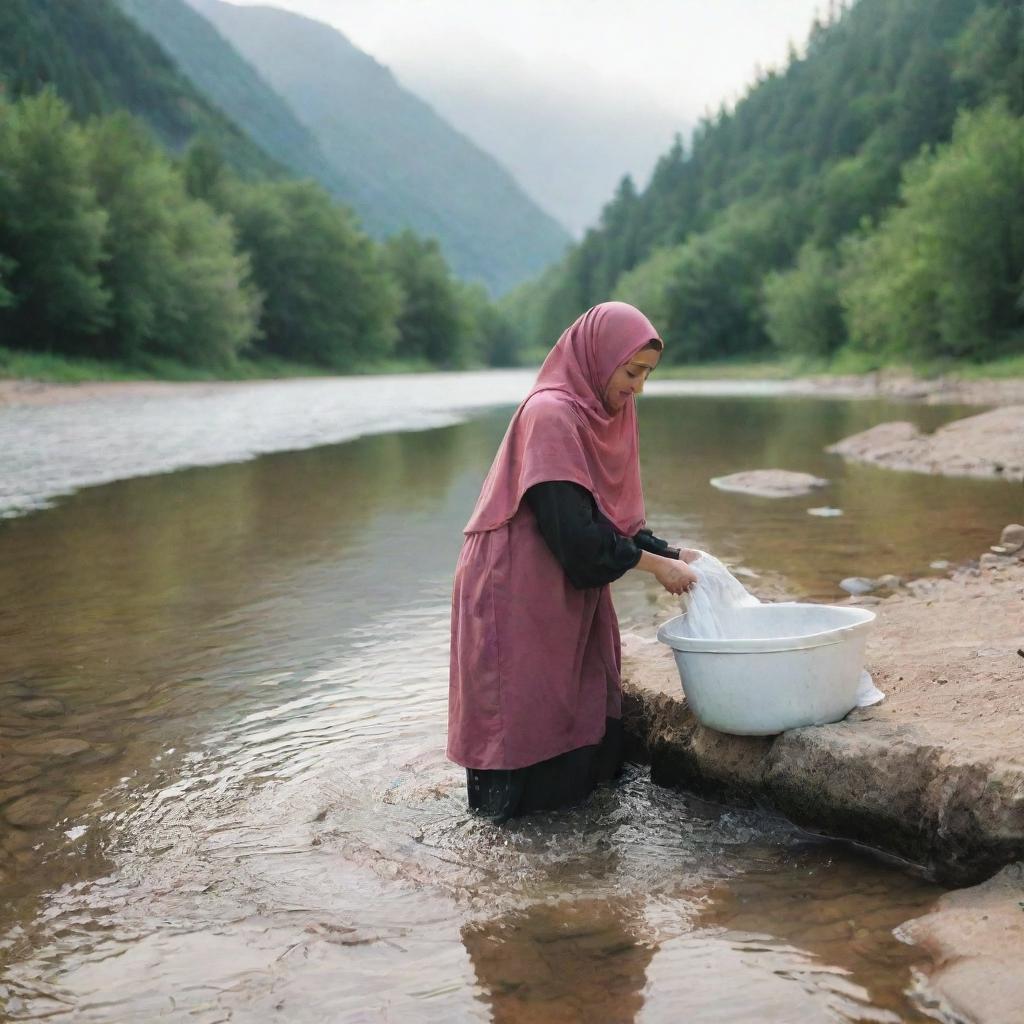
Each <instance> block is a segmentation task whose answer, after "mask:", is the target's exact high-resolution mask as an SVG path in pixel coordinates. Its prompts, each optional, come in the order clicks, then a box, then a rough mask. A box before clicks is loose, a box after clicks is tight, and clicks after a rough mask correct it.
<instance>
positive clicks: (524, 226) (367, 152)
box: [134, 0, 569, 292]
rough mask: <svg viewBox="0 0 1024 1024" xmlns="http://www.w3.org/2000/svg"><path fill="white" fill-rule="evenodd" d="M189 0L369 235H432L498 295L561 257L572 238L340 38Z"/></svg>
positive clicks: (277, 17) (260, 13) (463, 269)
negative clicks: (316, 159) (334, 182)
mask: <svg viewBox="0 0 1024 1024" xmlns="http://www.w3.org/2000/svg"><path fill="white" fill-rule="evenodd" d="M134 2H135V3H141V2H143V0H134ZM190 2H191V3H192V4H193V6H194V7H196V9H197V10H199V11H200V12H201V13H202V14H203V15H204V16H205V17H206V18H208V19H209V20H210V21H211V22H212V23H213V25H215V26H216V28H217V29H218V31H219V32H221V33H222V34H223V35H224V36H225V37H226V38H227V39H229V40H230V41H231V43H232V44H233V45H234V47H235V48H236V49H237V50H238V51H239V52H240V53H241V54H242V55H243V56H244V57H245V58H246V59H247V60H248V61H249V62H250V63H251V64H252V65H253V66H254V67H255V68H256V69H257V70H258V71H259V73H260V74H261V75H262V77H263V78H265V79H266V81H267V82H269V83H270V85H271V86H272V87H273V89H274V90H275V91H276V92H278V93H279V94H280V95H281V96H282V97H283V98H284V99H285V100H286V101H287V103H288V104H289V105H290V107H291V108H292V110H293V111H295V113H296V114H297V115H298V117H299V118H300V119H301V120H302V121H303V122H304V123H305V125H306V126H307V127H308V128H309V129H310V130H311V131H312V132H313V134H314V135H315V137H316V139H317V141H318V142H319V144H320V148H321V150H322V152H323V153H324V154H325V155H326V157H327V158H328V159H329V160H330V162H331V164H332V165H333V167H334V168H335V169H336V171H337V172H338V173H340V174H341V176H342V177H343V178H344V180H345V181H346V182H348V183H350V184H351V187H352V191H351V194H346V196H345V198H346V200H347V201H348V202H349V203H350V204H351V205H352V206H353V207H354V208H355V210H356V211H357V213H358V214H359V216H360V218H361V220H362V222H363V224H364V225H365V226H366V228H367V230H368V231H370V233H371V234H374V235H375V236H377V237H384V236H389V235H392V234H395V233H396V232H398V231H401V230H402V229H404V228H411V229H412V230H414V231H416V232H417V233H418V234H421V235H427V236H433V237H436V238H437V239H438V240H439V241H440V243H441V247H442V251H443V252H444V254H445V257H446V258H447V259H448V261H449V263H450V264H451V265H452V267H453V269H454V270H455V271H456V273H457V274H459V276H461V277H463V278H467V279H470V280H480V281H483V282H485V283H486V284H487V285H488V286H489V287H491V288H492V289H493V290H495V291H498V292H500V291H505V290H507V289H508V288H510V287H512V286H513V285H516V284H518V283H520V282H521V281H523V280H524V279H526V278H528V277H529V276H531V275H532V274H536V273H538V272H539V271H540V270H542V269H543V268H544V267H545V266H547V265H549V264H550V263H551V262H552V261H554V260H556V259H559V258H560V257H561V256H562V254H563V253H564V251H565V247H566V245H567V244H568V241H569V238H568V234H567V232H565V231H564V229H562V228H561V227H560V226H559V225H558V224H557V223H556V222H555V221H554V220H553V219H552V218H550V217H549V216H548V215H547V214H545V213H544V212H543V211H541V210H540V209H539V207H537V206H536V205H535V204H534V203H533V202H532V201H531V200H530V199H529V198H528V197H527V196H526V195H525V194H524V193H523V192H522V190H521V189H520V188H519V186H518V185H517V184H516V182H515V180H514V179H513V178H512V177H511V175H509V174H508V173H507V172H506V171H505V170H504V169H503V168H502V167H501V166H500V165H499V164H498V163H497V162H496V161H495V160H493V159H492V158H491V157H489V156H488V155H487V154H485V153H483V152H482V151H481V150H479V149H478V148H477V147H476V146H474V145H473V144H472V143H471V142H470V141H469V140H468V139H467V138H465V137H464V136H462V135H460V134H459V133H458V132H456V131H454V130H453V129H452V128H451V126H449V125H448V124H447V123H446V122H445V121H443V120H442V119H441V118H440V117H438V116H437V114H435V113H434V111H433V110H432V109H431V108H430V107H429V106H427V105H426V104H425V103H423V102H422V101H420V100H419V99H417V98H416V97H415V96H413V95H411V94H410V93H408V92H407V91H406V90H404V89H403V88H402V87H401V86H400V85H399V84H398V83H397V82H396V81H395V78H394V76H393V75H392V74H391V72H390V71H389V70H388V69H387V68H385V67H383V66H382V65H380V64H378V63H377V62H376V61H375V60H373V59H372V58H371V57H369V56H368V55H367V54H365V53H363V52H362V51H361V50H358V49H357V48H356V47H354V46H353V45H352V44H351V43H350V42H349V41H348V40H347V39H346V38H345V37H344V36H343V35H342V34H341V33H339V32H337V31H335V30H334V29H331V28H329V27H327V26H326V25H322V24H320V23H319V22H315V21H311V20H309V19H308V18H303V17H300V16H298V15H294V14H289V13H285V12H283V11H279V10H275V9H273V8H268V7H249V6H245V7H236V6H233V5H231V4H226V3H221V2H219V0H190ZM154 30H155V29H154ZM161 39H164V36H163V35H161ZM166 41H167V40H165V42H166ZM168 45H171V43H170V42H168ZM212 91H213V89H212V87H211V92H212ZM213 94H214V95H219V94H217V93H213ZM237 116H238V118H239V122H240V123H241V124H243V125H245V126H246V127H249V128H250V130H253V129H252V128H251V126H250V122H249V121H248V120H247V119H246V118H245V117H244V116H243V115H242V114H241V113H239V114H238V115H237ZM254 134H257V133H256V132H255V131H254ZM257 137H259V136H258V135H257Z"/></svg>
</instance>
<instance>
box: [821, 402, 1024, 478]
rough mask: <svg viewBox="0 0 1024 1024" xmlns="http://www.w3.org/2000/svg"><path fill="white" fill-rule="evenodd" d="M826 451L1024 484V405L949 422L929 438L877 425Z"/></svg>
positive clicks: (910, 428) (898, 426)
mask: <svg viewBox="0 0 1024 1024" xmlns="http://www.w3.org/2000/svg"><path fill="white" fill-rule="evenodd" d="M827 450H828V451H830V452H833V453H835V454H836V455H841V456H843V458H845V459H851V460H853V461H855V462H869V463H872V464H874V465H877V466H884V467H885V468H887V469H903V470H910V471H911V472H915V473H941V474H943V475H945V476H977V477H989V478H994V479H999V478H1001V479H1004V480H1024V405H1008V406H1005V407H1003V408H1000V409H992V410H990V411H989V412H983V413H980V414H979V415H977V416H967V417H965V418H964V419H959V420H954V421H953V422H952V423H947V424H946V425H945V426H943V427H939V429H938V430H936V431H935V433H933V434H922V433H921V432H920V431H919V430H918V429H917V427H915V426H914V424H913V423H905V422H895V423H880V424H878V426H875V427H872V428H871V429H870V430H864V431H861V433H859V434H854V435H852V436H851V437H847V438H844V439H843V440H842V441H839V442H838V443H836V444H833V445H830V446H829V448H828V449H827Z"/></svg>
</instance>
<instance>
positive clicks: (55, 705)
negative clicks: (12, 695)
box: [14, 697, 64, 718]
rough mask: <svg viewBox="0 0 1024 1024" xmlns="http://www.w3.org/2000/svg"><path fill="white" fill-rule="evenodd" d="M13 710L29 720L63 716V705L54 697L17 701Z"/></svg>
mask: <svg viewBox="0 0 1024 1024" xmlns="http://www.w3.org/2000/svg"><path fill="white" fill-rule="evenodd" d="M14 710H15V711H17V712H18V714H21V715H28V717H29V718H53V717H55V716H56V715H63V714H64V705H63V704H62V703H61V702H60V701H59V700H57V699H56V698H55V697H30V698H29V699H27V700H20V701H18V703H17V704H16V705H15V707H14Z"/></svg>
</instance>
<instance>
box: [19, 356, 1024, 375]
mask: <svg viewBox="0 0 1024 1024" xmlns="http://www.w3.org/2000/svg"><path fill="white" fill-rule="evenodd" d="M545 355H547V351H546V350H544V351H541V350H539V349H537V350H530V351H529V352H528V353H524V356H529V359H528V360H526V359H524V362H526V363H527V365H529V366H532V367H534V368H536V367H539V366H540V364H541V362H542V361H543V358H544V356H545ZM435 369H436V367H433V366H431V365H430V364H429V363H427V362H425V361H423V360H398V359H387V360H381V361H378V362H373V363H364V364H362V365H360V366H357V367H351V368H349V369H346V370H335V369H328V368H325V367H322V366H312V365H308V364H303V363H294V362H288V361H287V360H284V359H272V358H261V359H239V360H237V361H236V362H235V363H234V364H233V365H231V366H230V367H226V368H212V367H197V366H186V365H185V364H184V363H179V362H177V361H175V360H173V359H158V358H150V359H148V360H147V361H146V362H145V363H143V364H139V365H127V364H124V363H117V362H112V361H107V360H101V359H84V358H73V357H71V356H61V355H50V354H46V353H41V352H21V351H18V350H16V349H10V348H3V347H0V378H13V379H31V380H38V381H45V382H48V383H64V384H72V383H82V382H84V381H98V380H110V381H117V380H165V381H215V380H266V379H273V378H282V377H337V376H341V375H346V376H350V375H367V374H391V373H429V372H431V371H433V370H435ZM877 370H884V372H886V373H890V374H906V375H908V376H915V377H923V378H926V379H927V378H932V377H938V376H949V377H961V378H964V379H967V380H978V379H984V378H992V379H1008V378H1013V377H1024V354H1019V355H1013V356H1007V357H1005V358H1003V359H997V360H993V361H991V362H987V363H966V362H960V363H958V362H955V361H952V360H950V361H946V362H930V363H914V364H900V365H888V366H882V365H880V364H879V362H878V360H877V358H875V357H868V356H865V355H862V354H859V353H853V352H840V353H837V355H836V356H835V357H834V358H833V359H831V360H825V359H817V360H814V359H796V358H793V357H780V358H777V359H747V360H743V359H731V360H722V361H719V362H707V363H688V364H683V365H678V364H677V365H675V366H668V365H666V366H660V367H659V368H658V372H657V378H658V379H659V380H678V379H685V380H792V379H794V378H797V377H806V376H812V375H815V376H816V375H822V376H828V375H848V374H849V375H853V374H862V373H870V372H873V371H877Z"/></svg>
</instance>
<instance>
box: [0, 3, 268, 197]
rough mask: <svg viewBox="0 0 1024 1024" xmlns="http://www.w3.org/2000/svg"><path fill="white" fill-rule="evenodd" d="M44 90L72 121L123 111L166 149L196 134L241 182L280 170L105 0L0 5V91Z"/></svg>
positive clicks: (180, 146) (15, 93)
mask: <svg viewBox="0 0 1024 1024" xmlns="http://www.w3.org/2000/svg"><path fill="white" fill-rule="evenodd" d="M47 85H50V86H53V87H54V88H55V89H56V90H57V92H58V93H59V94H60V95H61V96H62V97H63V98H64V100H66V101H67V102H68V103H69V104H70V106H71V108H72V109H73V111H74V112H75V114H76V115H77V116H78V117H87V116H89V115H92V114H106V113H110V112H112V111H115V110H120V109H127V110H129V111H131V112H132V113H133V114H135V115H136V116H137V117H139V118H140V119H142V120H143V121H145V122H146V123H147V124H148V125H149V126H150V128H151V129H152V130H153V131H154V132H155V133H156V135H157V136H158V137H159V138H160V139H161V141H162V142H163V143H164V144H165V145H166V146H167V147H168V148H170V149H171V150H173V151H176V152H179V151H181V150H182V149H184V148H185V146H187V145H188V142H189V140H190V139H192V138H193V137H195V136H196V135H203V136H205V137H207V138H209V139H211V140H213V141H214V142H215V143H216V144H217V146H218V148H219V149H220V150H221V152H222V153H223V154H224V156H225V158H226V159H227V160H228V162H229V163H230V164H231V165H232V166H233V167H234V168H235V170H237V171H238V172H239V173H241V174H243V175H245V176H247V177H259V176H278V175H280V173H281V168H280V167H279V166H278V165H277V164H276V163H275V161H273V160H272V159H271V158H270V157H269V156H267V154H266V153H264V152H263V150H261V149H260V148H259V146H257V145H256V144H255V143H254V142H253V141H252V140H251V139H250V138H249V137H248V136H247V135H246V134H245V133H244V132H243V131H241V130H240V129H239V128H238V126H237V125H235V124H234V123H232V122H231V121H230V120H229V119H228V118H227V117H226V116H225V115H224V114H223V113H222V112H221V111H220V110H218V109H217V108H216V107H215V106H213V104H211V103H210V101H209V100H207V99H206V97H205V96H203V95H202V93H201V92H200V91H199V90H198V89H197V88H196V87H195V86H194V85H193V84H192V82H191V81H189V79H188V78H186V77H185V76H184V75H183V74H182V73H181V72H180V71H179V70H178V68H177V67H176V66H175V64H174V62H173V61H172V60H171V59H170V58H169V57H168V56H167V54H166V53H164V51H163V50H162V49H161V48H160V46H159V44H158V43H157V42H156V41H154V40H153V39H152V38H151V37H150V36H148V35H147V34H146V33H145V32H143V31H142V30H141V29H140V28H139V27H138V26H137V25H136V24H135V23H134V22H133V21H132V20H131V19H130V18H128V17H127V16H126V15H125V14H123V13H122V12H121V11H120V10H119V9H118V8H117V6H116V5H115V4H114V2H113V0H88V2H85V0H3V2H2V3H0V88H2V89H3V91H5V92H6V93H7V94H8V95H9V96H13V97H17V96H21V95H24V94H26V93H33V92H37V91H38V90H40V89H42V88H43V87H44V86H47Z"/></svg>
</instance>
